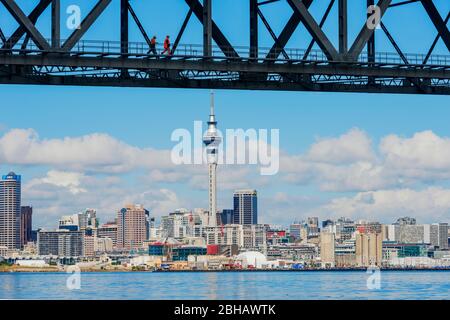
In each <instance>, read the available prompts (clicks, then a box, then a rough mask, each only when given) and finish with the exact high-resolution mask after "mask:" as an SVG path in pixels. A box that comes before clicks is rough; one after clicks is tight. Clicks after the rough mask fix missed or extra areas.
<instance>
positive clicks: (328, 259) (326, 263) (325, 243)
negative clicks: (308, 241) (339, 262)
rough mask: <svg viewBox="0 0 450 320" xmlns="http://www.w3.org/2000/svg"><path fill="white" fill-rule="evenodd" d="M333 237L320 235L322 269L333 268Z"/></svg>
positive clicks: (329, 234) (329, 233)
mask: <svg viewBox="0 0 450 320" xmlns="http://www.w3.org/2000/svg"><path fill="white" fill-rule="evenodd" d="M334 250H335V237H334V233H331V232H321V233H320V260H321V263H322V267H323V268H333V267H334V266H335V262H336V261H335V253H334Z"/></svg>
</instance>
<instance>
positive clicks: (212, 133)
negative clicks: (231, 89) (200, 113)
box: [203, 93, 222, 227]
mask: <svg viewBox="0 0 450 320" xmlns="http://www.w3.org/2000/svg"><path fill="white" fill-rule="evenodd" d="M216 126H217V121H216V116H215V114H214V93H211V112H210V115H209V121H208V131H207V132H206V134H205V136H204V137H203V143H204V144H205V146H206V154H207V161H208V204H209V213H208V225H209V226H211V227H215V226H217V194H216V188H217V180H216V171H217V164H218V162H219V158H218V155H219V145H220V143H221V142H222V138H221V137H220V136H219V134H218V132H217V127H216Z"/></svg>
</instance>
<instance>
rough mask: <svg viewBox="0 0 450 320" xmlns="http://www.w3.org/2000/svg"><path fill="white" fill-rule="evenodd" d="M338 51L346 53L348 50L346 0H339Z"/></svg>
mask: <svg viewBox="0 0 450 320" xmlns="http://www.w3.org/2000/svg"><path fill="white" fill-rule="evenodd" d="M338 6H339V8H338V12H339V53H340V54H341V55H342V54H346V53H347V51H348V30H347V25H348V24H347V12H348V10H347V0H339V2H338Z"/></svg>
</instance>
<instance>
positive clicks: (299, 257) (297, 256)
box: [267, 243, 318, 262]
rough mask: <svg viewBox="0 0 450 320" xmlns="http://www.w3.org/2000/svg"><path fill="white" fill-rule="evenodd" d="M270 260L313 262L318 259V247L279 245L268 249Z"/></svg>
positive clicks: (309, 245) (311, 245) (310, 245)
mask: <svg viewBox="0 0 450 320" xmlns="http://www.w3.org/2000/svg"><path fill="white" fill-rule="evenodd" d="M267 257H268V258H269V259H270V260H277V259H282V260H292V261H303V262H305V261H308V262H309V261H313V260H315V259H316V258H317V257H318V247H317V246H316V245H313V244H292V243H291V244H277V245H270V246H268V247H267Z"/></svg>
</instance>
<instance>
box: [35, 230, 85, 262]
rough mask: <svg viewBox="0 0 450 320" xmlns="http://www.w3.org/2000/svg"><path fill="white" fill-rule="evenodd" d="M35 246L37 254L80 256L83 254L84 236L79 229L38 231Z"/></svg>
mask: <svg viewBox="0 0 450 320" xmlns="http://www.w3.org/2000/svg"><path fill="white" fill-rule="evenodd" d="M37 248H38V254H39V255H53V256H59V257H81V256H83V255H84V252H83V251H84V236H83V232H81V231H69V230H56V231H42V230H41V231H39V232H38V240H37Z"/></svg>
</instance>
